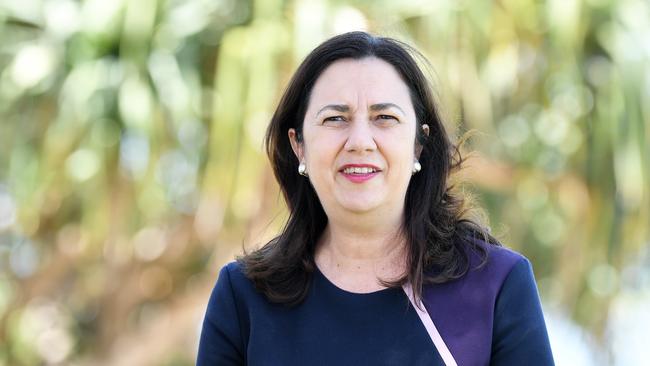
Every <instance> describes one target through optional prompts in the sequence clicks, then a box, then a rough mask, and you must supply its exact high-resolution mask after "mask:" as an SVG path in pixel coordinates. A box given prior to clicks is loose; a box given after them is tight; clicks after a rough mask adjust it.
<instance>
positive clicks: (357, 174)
mask: <svg viewBox="0 0 650 366" xmlns="http://www.w3.org/2000/svg"><path fill="white" fill-rule="evenodd" d="M380 172H381V169H379V168H378V167H377V166H375V165H372V164H345V165H343V166H342V167H341V169H339V173H341V174H342V175H343V176H344V177H345V178H346V179H348V180H350V181H351V182H353V183H363V182H365V181H367V180H369V179H372V178H374V177H375V176H377V175H378V174H379V173H380Z"/></svg>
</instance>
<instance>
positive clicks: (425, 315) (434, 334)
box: [402, 282, 458, 366]
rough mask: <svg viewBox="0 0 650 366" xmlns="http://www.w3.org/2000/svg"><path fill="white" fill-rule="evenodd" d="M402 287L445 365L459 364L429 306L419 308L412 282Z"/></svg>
mask: <svg viewBox="0 0 650 366" xmlns="http://www.w3.org/2000/svg"><path fill="white" fill-rule="evenodd" d="M402 288H403V289H404V292H405V293H406V296H408V298H409V300H410V301H411V304H412V305H413V308H414V309H415V311H416V312H417V313H418V316H419V317H420V320H421V321H422V324H424V328H426V330H427V333H429V337H431V340H432V341H433V345H434V346H435V347H436V348H437V349H438V353H439V354H440V357H442V360H443V361H444V362H445V365H447V366H458V364H457V363H456V360H455V359H454V356H452V354H451V352H450V351H449V348H447V345H446V344H445V341H443V340H442V337H441V336H440V333H439V332H438V329H437V328H436V325H435V324H433V320H432V319H431V316H430V315H429V312H427V308H426V307H424V304H421V305H422V309H423V310H421V309H420V308H418V306H417V304H416V302H415V298H414V297H413V288H412V287H411V284H410V283H408V282H407V283H405V284H404V285H403V286H402Z"/></svg>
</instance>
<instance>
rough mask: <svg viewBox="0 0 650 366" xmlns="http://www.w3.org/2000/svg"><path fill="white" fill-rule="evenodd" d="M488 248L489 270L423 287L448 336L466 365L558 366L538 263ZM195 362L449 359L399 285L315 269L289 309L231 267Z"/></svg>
mask: <svg viewBox="0 0 650 366" xmlns="http://www.w3.org/2000/svg"><path fill="white" fill-rule="evenodd" d="M488 249H489V257H488V263H487V265H486V266H484V267H481V268H480V269H474V270H471V271H470V272H469V273H468V274H467V275H465V276H464V277H463V278H461V279H459V280H455V281H451V282H448V283H445V284H442V285H427V286H425V287H424V288H423V301H424V304H425V307H426V308H427V310H428V312H429V314H430V316H431V318H432V319H433V321H434V323H435V325H436V327H437V328H438V331H439V332H440V334H441V336H442V338H443V340H444V341H445V343H446V344H447V346H448V348H449V349H450V351H451V353H452V355H453V356H454V358H455V359H456V361H457V363H458V364H459V365H460V366H465V365H488V364H489V365H524V364H525V365H526V366H536V365H553V358H552V354H551V349H550V346H549V341H548V336H547V333H546V326H545V324H544V318H543V315H542V311H541V306H540V302H539V296H538V293H537V288H536V285H535V279H534V277H533V273H532V269H531V266H530V263H529V262H528V260H527V259H526V258H524V257H523V256H521V255H520V254H518V253H515V252H513V251H511V250H508V249H505V248H500V247H491V246H490V247H489V248H488ZM476 259H477V258H473V260H476ZM197 365H198V366H207V365H219V366H221V365H282V366H292V365H301V366H302V365H400V366H403V365H444V363H443V362H442V359H441V358H440V355H439V354H438V352H437V350H436V348H435V346H434V344H433V342H432V341H431V339H430V338H429V335H428V334H427V332H426V329H425V327H424V325H423V324H422V323H421V321H420V318H419V317H418V315H417V313H416V311H415V309H414V308H413V306H412V305H411V304H410V302H409V300H408V298H407V296H406V295H405V293H404V292H403V290H402V289H401V288H387V289H383V290H379V291H376V292H372V293H367V294H359V293H352V292H348V291H345V290H342V289H340V288H339V287H337V286H336V285H334V284H333V283H332V282H330V281H329V280H328V279H327V278H326V277H325V276H324V275H323V274H322V273H321V272H320V271H319V270H318V269H317V270H316V272H315V274H314V277H313V281H312V284H311V286H310V288H309V294H308V296H307V297H306V299H305V301H304V302H302V303H301V304H299V305H297V306H294V307H287V306H285V305H282V304H274V303H271V302H269V301H268V300H267V299H266V298H265V297H264V295H262V294H261V293H259V292H258V291H256V290H255V288H254V286H253V284H252V282H251V281H249V280H248V279H247V278H246V277H245V276H244V275H243V274H242V271H241V268H240V264H238V263H237V262H232V263H229V264H228V265H226V266H224V267H223V268H222V269H221V272H220V274H219V278H218V280H217V283H216V285H215V287H214V290H213V292H212V295H211V296H210V300H209V303H208V307H207V311H206V314H205V319H204V322H203V329H202V332H201V339H200V344H199V352H198V357H197Z"/></svg>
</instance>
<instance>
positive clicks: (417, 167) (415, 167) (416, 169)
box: [413, 160, 422, 174]
mask: <svg viewBox="0 0 650 366" xmlns="http://www.w3.org/2000/svg"><path fill="white" fill-rule="evenodd" d="M420 170H422V165H421V164H420V162H419V161H417V160H416V161H415V163H413V174H415V173H417V172H419V171H420Z"/></svg>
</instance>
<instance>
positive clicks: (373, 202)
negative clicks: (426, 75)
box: [289, 57, 428, 218]
mask: <svg viewBox="0 0 650 366" xmlns="http://www.w3.org/2000/svg"><path fill="white" fill-rule="evenodd" d="M424 128H425V133H428V127H424ZM415 129H416V118H415V112H414V110H413V105H412V103H411V98H410V95H409V89H408V87H407V86H406V84H405V83H404V82H403V81H402V79H401V78H400V76H399V74H398V73H397V71H396V70H395V69H394V68H393V66H392V65H390V64H389V63H387V62H385V61H383V60H381V59H378V58H374V57H371V58H364V59H360V60H353V59H343V60H339V61H336V62H334V63H332V64H331V65H330V66H329V67H327V68H326V69H325V71H323V73H322V74H321V75H320V76H319V78H318V79H317V81H316V83H315V85H314V87H313V90H312V93H311V97H310V100H309V105H308V107H307V112H306V114H305V119H304V121H303V142H302V143H298V141H297V139H296V134H295V130H294V129H290V130H289V138H290V140H291V145H292V148H293V150H294V152H295V153H296V156H297V157H298V159H299V161H301V162H304V163H305V165H306V168H307V173H308V174H309V179H310V181H311V183H312V185H313V187H314V189H315V191H316V194H317V195H318V197H319V199H320V201H321V204H322V205H323V208H324V210H325V212H326V214H327V215H328V216H329V217H330V218H331V217H332V216H331V215H336V214H338V213H343V212H345V211H347V212H355V213H365V212H370V211H374V210H379V211H378V212H381V211H383V210H391V211H384V212H392V213H396V212H402V210H403V208H404V200H405V196H406V190H407V188H408V184H409V180H410V179H411V174H412V169H413V163H414V161H415V156H416V148H415ZM296 174H297V172H296ZM395 210H398V211H395Z"/></svg>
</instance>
